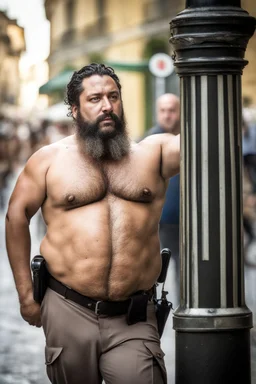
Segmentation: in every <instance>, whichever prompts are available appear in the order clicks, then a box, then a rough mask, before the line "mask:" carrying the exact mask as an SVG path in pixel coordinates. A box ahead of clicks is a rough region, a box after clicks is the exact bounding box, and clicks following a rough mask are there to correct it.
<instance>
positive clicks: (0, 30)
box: [0, 11, 25, 113]
mask: <svg viewBox="0 0 256 384" xmlns="http://www.w3.org/2000/svg"><path fill="white" fill-rule="evenodd" d="M24 51H25V38H24V29H23V28H22V27H20V26H19V25H17V22H16V20H11V19H9V18H8V17H7V16H6V14H5V13H4V12H1V11H0V111H1V112H2V113H4V112H5V110H6V109H7V108H8V107H9V106H10V107H12V106H17V105H18V104H19V97H20V75H19V60H20V56H21V54H22V52H24Z"/></svg>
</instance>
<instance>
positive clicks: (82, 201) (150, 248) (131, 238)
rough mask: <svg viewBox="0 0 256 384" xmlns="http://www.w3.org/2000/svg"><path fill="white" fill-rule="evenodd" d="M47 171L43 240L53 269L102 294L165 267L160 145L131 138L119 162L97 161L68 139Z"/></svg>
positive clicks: (140, 282) (111, 294)
mask: <svg viewBox="0 0 256 384" xmlns="http://www.w3.org/2000/svg"><path fill="white" fill-rule="evenodd" d="M64 143H66V144H65V145H63V144H62V145H61V146H60V147H59V149H58V151H56V154H55V156H54V158H53V161H52V163H51V165H50V167H49V170H48V172H47V175H46V187H47V198H46V200H45V203H44V205H43V207H42V212H43V216H44V219H45V221H46V224H47V233H46V236H45V237H44V239H43V241H42V244H41V253H42V255H43V256H44V257H45V258H46V260H47V262H48V266H49V270H50V272H51V273H52V274H53V275H54V276H55V277H56V278H57V279H58V280H60V281H62V282H63V283H64V284H66V285H68V286H71V287H72V288H73V289H76V290H78V291H79V292H81V293H83V294H85V295H87V296H91V297H95V298H100V299H111V300H120V299H121V300H122V299H125V298H126V297H127V296H129V295H130V294H131V293H132V292H134V291H137V290H141V289H149V288H150V287H151V286H152V285H153V284H154V282H155V281H156V279H157V277H158V275H159V273H160V267H161V261H160V255H159V240H158V223H159V218H160V215H161V208H162V203H163V199H164V193H165V188H166V182H165V181H164V180H163V179H162V177H161V176H160V164H161V152H160V149H159V150H152V151H151V150H150V149H147V150H146V148H144V147H143V145H133V146H132V150H131V153H130V155H129V156H126V157H125V158H123V159H122V160H121V161H119V162H113V161H108V162H107V161H105V162H104V163H101V164H99V163H96V162H93V161H91V160H90V159H88V158H86V156H83V155H82V154H81V153H79V151H78V149H77V146H76V145H75V144H74V142H72V140H71V139H70V141H68V140H67V141H66V142H65V141H64Z"/></svg>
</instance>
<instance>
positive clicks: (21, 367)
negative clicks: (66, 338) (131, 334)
mask: <svg viewBox="0 0 256 384" xmlns="http://www.w3.org/2000/svg"><path fill="white" fill-rule="evenodd" d="M14 183H15V178H12V179H11V180H9V187H8V189H7V190H6V191H5V202H6V201H7V200H8V198H9V194H10V191H11V190H12V188H13V186H14ZM5 212H6V207H5V208H4V209H3V210H2V211H1V212H0V220H1V221H0V251H1V258H0V340H1V343H0V384H47V383H48V384H49V381H48V379H47V376H46V373H45V365H44V343H45V341H44V335H43V331H42V329H41V328H40V329H38V328H35V327H31V326H29V325H28V324H27V323H26V322H25V321H23V320H22V318H21V316H20V313H19V305H18V300H17V294H16V291H15V287H14V282H13V277H12V273H11V270H10V266H9V262H8V259H7V254H6V249H5V240H4V216H5ZM38 219H39V217H38V216H37V215H36V216H35V217H34V218H33V219H32V222H31V234H32V240H33V245H32V255H36V254H38V253H39V242H40V238H39V236H38V222H39V220H38ZM248 258H249V260H250V261H251V262H252V263H255V267H254V268H253V267H246V270H245V281H246V286H245V288H246V302H247V305H248V307H249V308H250V309H251V311H252V312H253V313H254V324H255V325H256V294H255V292H256V241H255V243H254V244H253V245H252V246H251V247H250V248H249V257H248ZM165 287H166V289H167V290H168V291H169V292H170V293H169V299H170V300H171V292H172V275H171V273H169V274H168V277H167V283H166V286H165ZM174 336H175V332H174V331H173V330H172V318H171V315H170V318H169V321H168V324H167V326H166V329H165V332H164V335H163V337H162V349H163V350H164V352H165V354H166V356H165V359H166V366H167V371H168V384H171V383H174V361H175V356H174ZM251 340H252V343H251V348H252V358H251V360H252V384H256V330H255V327H254V328H253V329H252V330H251ZM59 384H61V383H59ZM120 384H122V383H120ZM195 384H196V383H195ZM205 384H207V383H205ZM216 384H218V383H216Z"/></svg>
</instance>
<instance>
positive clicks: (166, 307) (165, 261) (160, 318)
mask: <svg viewBox="0 0 256 384" xmlns="http://www.w3.org/2000/svg"><path fill="white" fill-rule="evenodd" d="M161 257H162V269H161V273H160V275H159V277H158V279H157V283H163V285H162V290H161V298H160V299H157V294H156V290H155V295H154V296H155V309H156V319H157V328H158V333H159V336H160V338H161V337H162V334H163V332H164V327H165V324H166V321H167V319H168V316H169V313H170V310H171V309H172V303H171V302H170V301H168V300H167V294H168V292H167V291H165V290H164V283H165V280H166V276H167V271H168V267H169V262H170V258H171V251H170V250H169V249H168V248H164V249H163V250H162V251H161Z"/></svg>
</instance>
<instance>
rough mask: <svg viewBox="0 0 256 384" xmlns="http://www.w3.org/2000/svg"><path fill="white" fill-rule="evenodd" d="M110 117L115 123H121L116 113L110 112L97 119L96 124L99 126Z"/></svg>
mask: <svg viewBox="0 0 256 384" xmlns="http://www.w3.org/2000/svg"><path fill="white" fill-rule="evenodd" d="M108 117H110V118H111V119H112V120H113V121H114V122H117V121H119V117H118V116H117V115H116V114H115V113H114V112H109V113H104V114H103V115H100V116H98V117H97V119H96V124H99V123H100V122H101V121H104V120H105V119H106V118H108Z"/></svg>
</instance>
